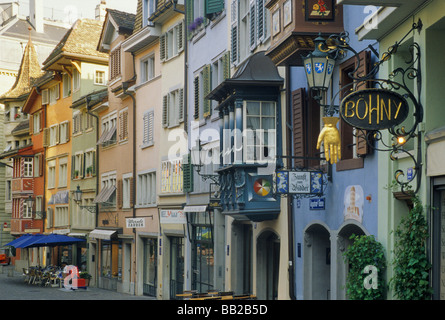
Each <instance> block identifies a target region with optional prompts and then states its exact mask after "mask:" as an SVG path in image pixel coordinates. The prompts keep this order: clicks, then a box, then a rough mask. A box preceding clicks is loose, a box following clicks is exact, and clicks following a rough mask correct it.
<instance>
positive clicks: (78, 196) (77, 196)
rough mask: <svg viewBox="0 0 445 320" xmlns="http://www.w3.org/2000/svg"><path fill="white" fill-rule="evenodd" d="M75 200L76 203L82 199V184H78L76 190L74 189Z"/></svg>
mask: <svg viewBox="0 0 445 320" xmlns="http://www.w3.org/2000/svg"><path fill="white" fill-rule="evenodd" d="M74 201H76V203H79V202H80V201H82V190H80V186H77V189H76V191H74Z"/></svg>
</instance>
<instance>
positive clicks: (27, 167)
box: [23, 158, 34, 178]
mask: <svg viewBox="0 0 445 320" xmlns="http://www.w3.org/2000/svg"><path fill="white" fill-rule="evenodd" d="M33 162H34V159H33V158H24V159H23V176H24V177H25V178H31V177H33Z"/></svg>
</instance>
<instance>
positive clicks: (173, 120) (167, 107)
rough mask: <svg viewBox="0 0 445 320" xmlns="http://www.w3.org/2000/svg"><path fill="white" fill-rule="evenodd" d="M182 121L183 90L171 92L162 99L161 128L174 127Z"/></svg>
mask: <svg viewBox="0 0 445 320" xmlns="http://www.w3.org/2000/svg"><path fill="white" fill-rule="evenodd" d="M183 121H184V89H183V88H180V89H177V90H173V91H171V92H169V93H168V94H166V95H164V96H163V97H162V127H164V128H166V127H175V126H178V125H179V124H180V123H181V122H183Z"/></svg>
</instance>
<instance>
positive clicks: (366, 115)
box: [340, 89, 409, 130]
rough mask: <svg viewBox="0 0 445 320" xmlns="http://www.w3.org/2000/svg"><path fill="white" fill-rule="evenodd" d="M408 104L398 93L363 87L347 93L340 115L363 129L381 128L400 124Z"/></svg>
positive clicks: (404, 117) (349, 122)
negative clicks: (363, 88)
mask: <svg viewBox="0 0 445 320" xmlns="http://www.w3.org/2000/svg"><path fill="white" fill-rule="evenodd" d="M408 112H409V106H408V102H407V101H406V99H405V98H404V97H403V96H401V95H400V94H398V93H396V92H393V91H389V90H386V89H365V90H359V91H355V92H353V93H351V94H349V95H347V96H346V97H345V98H344V99H343V101H342V103H341V106H340V115H341V117H342V119H343V120H344V121H346V123H348V124H349V125H351V126H353V127H356V128H359V129H364V130H383V129H389V128H391V127H394V126H397V125H399V124H401V123H402V122H403V121H404V120H405V119H406V118H407V116H408Z"/></svg>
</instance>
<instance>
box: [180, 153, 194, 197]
mask: <svg viewBox="0 0 445 320" xmlns="http://www.w3.org/2000/svg"><path fill="white" fill-rule="evenodd" d="M191 160H192V159H191V154H190V153H189V154H186V155H184V157H183V161H182V177H183V178H182V190H183V191H184V192H192V191H193V165H192V161H191Z"/></svg>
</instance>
